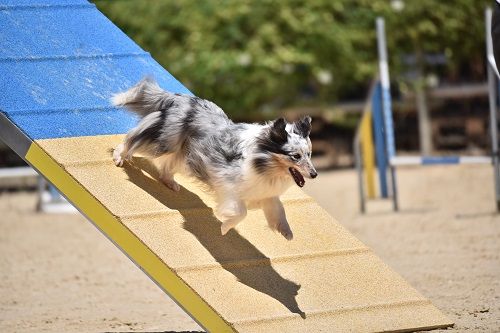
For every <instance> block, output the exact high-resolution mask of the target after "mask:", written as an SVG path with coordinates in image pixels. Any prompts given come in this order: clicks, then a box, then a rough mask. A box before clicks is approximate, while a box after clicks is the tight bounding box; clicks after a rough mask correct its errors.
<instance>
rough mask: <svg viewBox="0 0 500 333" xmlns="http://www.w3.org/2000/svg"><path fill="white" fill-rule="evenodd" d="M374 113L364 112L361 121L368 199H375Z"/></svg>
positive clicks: (362, 151) (362, 152)
mask: <svg viewBox="0 0 500 333" xmlns="http://www.w3.org/2000/svg"><path fill="white" fill-rule="evenodd" d="M371 125H372V113H371V112H369V111H365V112H363V118H362V119H361V133H360V135H361V137H360V138H361V154H362V158H363V165H364V169H365V177H366V192H367V195H368V198H370V199H373V198H375V154H374V148H373V135H372V126H371Z"/></svg>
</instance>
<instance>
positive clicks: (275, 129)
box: [271, 118, 288, 144]
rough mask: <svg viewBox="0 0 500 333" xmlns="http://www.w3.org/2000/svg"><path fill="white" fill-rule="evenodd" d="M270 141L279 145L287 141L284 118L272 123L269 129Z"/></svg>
mask: <svg viewBox="0 0 500 333" xmlns="http://www.w3.org/2000/svg"><path fill="white" fill-rule="evenodd" d="M271 140H273V141H274V142H276V143H279V144H284V143H285V142H286V141H287V140H288V133H287V131H286V121H285V119H284V118H278V119H276V120H275V121H274V123H273V126H272V127H271Z"/></svg>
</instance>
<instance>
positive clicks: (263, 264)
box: [124, 157, 306, 319]
mask: <svg viewBox="0 0 500 333" xmlns="http://www.w3.org/2000/svg"><path fill="white" fill-rule="evenodd" d="M124 170H125V172H126V174H127V175H128V177H129V180H130V181H131V182H133V183H134V184H135V185H137V186H139V187H140V188H142V189H143V190H144V191H146V192H147V193H149V194H150V195H151V196H153V197H154V198H155V199H156V200H158V201H159V202H161V203H162V204H163V205H165V206H166V207H168V208H170V209H174V210H177V211H179V213H180V214H181V215H182V216H183V218H184V225H183V226H184V229H185V230H187V231H189V232H190V233H191V234H193V235H194V236H195V237H196V238H197V239H198V241H199V242H200V244H202V245H203V246H204V247H205V249H207V250H208V251H209V252H210V254H211V255H212V256H213V258H214V259H215V260H216V261H217V262H218V263H219V264H220V265H221V266H222V267H223V268H224V269H225V270H226V271H228V272H230V273H231V274H233V275H234V276H235V277H236V278H237V279H238V281H239V282H241V283H243V284H245V285H247V286H248V287H251V288H253V289H255V290H257V291H259V292H261V293H264V294H266V295H269V296H270V297H272V298H274V299H276V300H277V301H279V302H280V303H281V304H283V305H284V306H285V307H286V308H287V309H288V310H289V311H291V312H292V313H297V314H299V315H300V316H301V317H302V318H304V319H305V317H306V315H305V313H304V312H303V311H302V310H301V309H300V308H299V306H298V303H297V300H296V299H295V297H296V296H297V294H298V291H299V289H300V285H298V284H297V283H295V282H293V281H290V280H288V279H285V278H284V277H282V276H281V275H280V274H279V273H278V272H277V271H276V270H275V269H274V268H273V267H272V265H271V260H270V259H269V258H268V257H266V256H265V255H264V254H263V253H262V252H260V251H259V249H257V248H256V247H255V246H254V245H253V244H252V243H250V242H249V241H248V240H247V239H245V238H244V237H242V236H241V235H240V234H239V233H238V232H236V231H235V230H234V229H233V230H231V231H229V232H228V233H227V234H226V235H225V236H223V235H221V231H220V225H221V222H220V221H219V220H218V219H217V218H216V217H215V216H214V215H213V213H212V209H211V208H210V207H208V206H207V205H206V204H205V203H204V202H203V201H202V200H201V198H200V197H199V196H198V195H196V194H195V193H193V192H191V191H189V190H187V189H186V188H185V187H183V186H181V190H180V191H179V192H173V191H171V190H170V189H168V188H167V187H166V186H165V185H163V184H162V183H161V182H160V181H159V173H158V170H157V167H156V166H155V165H154V164H153V162H151V161H150V160H148V159H146V158H142V157H134V159H133V162H132V165H131V164H128V163H125V165H124ZM144 172H146V173H147V174H149V175H150V176H151V177H152V178H153V179H151V178H150V177H148V176H147V175H146V174H144ZM193 207H195V208H197V209H206V211H207V213H206V215H204V216H203V219H200V217H199V215H198V214H192V213H190V212H189V209H188V208H193ZM256 259H257V260H259V265H258V266H241V265H234V263H235V262H237V261H239V260H256Z"/></svg>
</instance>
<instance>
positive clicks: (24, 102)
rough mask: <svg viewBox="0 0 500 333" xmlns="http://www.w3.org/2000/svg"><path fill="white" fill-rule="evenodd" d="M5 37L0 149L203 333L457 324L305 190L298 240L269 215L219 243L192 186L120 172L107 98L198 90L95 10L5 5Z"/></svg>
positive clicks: (124, 118) (125, 122)
mask: <svg viewBox="0 0 500 333" xmlns="http://www.w3.org/2000/svg"><path fill="white" fill-rule="evenodd" d="M166 14H168V13H166ZM172 15H174V13H172ZM0 31H1V35H2V38H1V39H0V72H1V73H2V76H1V77H0V88H1V91H2V95H1V96H0V138H1V139H2V140H4V141H5V142H6V143H7V144H8V145H9V146H10V147H11V148H12V149H14V150H15V151H16V152H17V153H18V154H19V155H20V156H22V157H23V158H24V159H25V160H26V161H27V162H28V163H29V164H31V165H32V166H33V167H34V168H35V169H36V170H37V171H38V172H39V173H40V174H42V175H43V176H44V177H46V178H47V179H48V180H49V181H50V182H51V183H52V184H54V185H55V186H56V187H57V188H58V189H59V191H60V192H61V193H63V194H64V195H65V196H66V197H67V199H68V200H69V201H70V202H72V203H73V204H74V205H75V206H76V207H77V208H78V209H79V210H80V211H81V212H82V213H83V214H84V215H85V216H87V218H88V219H89V220H90V221H91V222H92V223H93V224H94V225H95V226H96V227H97V228H98V229H99V230H100V231H101V232H102V233H104V235H106V236H107V237H108V238H109V239H110V240H111V241H112V242H113V243H114V244H115V245H116V246H117V247H118V248H119V249H120V250H122V251H123V253H124V254H125V255H127V256H128V257H129V258H130V259H131V260H132V261H133V262H134V263H135V264H136V265H137V266H138V267H139V268H140V269H141V270H143V271H144V273H146V274H147V275H148V276H149V277H150V278H151V279H152V280H153V281H154V282H155V283H156V284H157V285H158V286H159V287H160V288H161V289H162V290H163V291H165V292H166V293H167V294H168V295H169V296H170V297H171V298H172V299H173V300H175V301H176V302H177V303H178V304H179V305H180V306H181V307H182V308H183V309H184V310H185V311H186V312H187V313H188V314H189V315H190V316H191V317H192V318H193V319H194V320H195V321H197V322H198V323H199V324H200V325H201V326H202V327H203V328H205V329H206V330H208V331H211V332H235V331H238V332H312V331H323V332H348V331H355V332H380V331H386V332H388V331H410V330H423V329H431V328H441V327H448V326H450V325H452V323H451V322H450V320H449V319H448V318H446V317H445V316H444V315H443V314H442V313H441V312H440V311H439V310H438V309H436V308H435V307H434V306H433V305H432V304H431V302H430V301H429V300H427V299H426V298H425V297H423V296H422V295H421V294H419V293H418V292H417V291H416V290H415V289H413V288H412V287H411V286H410V285H409V284H408V283H407V282H406V281H405V280H404V279H403V278H401V277H400V276H399V275H398V274H397V273H395V272H393V271H392V270H391V269H389V268H388V267H387V266H386V265H384V263H383V262H382V261H381V260H380V259H379V258H377V257H376V256H375V255H374V253H373V252H372V251H371V250H370V249H369V248H367V247H366V246H365V245H364V244H363V243H361V242H360V241H359V240H357V239H356V238H355V237H353V236H352V235H351V234H350V233H349V232H347V231H346V230H345V229H344V228H343V227H342V226H341V225H340V224H339V223H337V222H336V221H335V220H333V219H332V218H331V217H330V216H329V215H328V214H327V213H326V212H325V211H324V210H322V209H321V208H320V207H319V206H318V205H317V204H316V203H315V202H314V201H313V200H312V199H311V198H310V197H308V196H306V195H305V194H304V193H303V192H301V191H300V190H298V189H293V190H291V191H289V192H288V193H287V194H286V195H285V196H283V201H284V205H285V209H286V211H287V214H288V217H289V220H290V222H291V224H293V228H294V232H295V239H294V240H293V241H291V242H288V241H286V240H285V239H284V238H283V237H280V236H278V235H273V234H272V233H270V232H269V230H267V229H266V228H265V219H264V216H263V214H262V213H261V212H260V211H259V212H257V211H251V212H250V213H249V214H248V217H247V219H250V221H248V222H247V223H244V224H242V225H241V226H239V227H238V230H237V231H234V230H233V231H230V232H229V233H228V234H227V235H225V236H222V235H221V234H220V221H218V220H217V219H216V218H215V217H214V216H213V213H212V209H211V207H212V206H213V200H212V198H211V196H209V195H207V194H206V193H204V192H203V191H202V190H200V189H199V187H198V186H197V185H196V184H193V183H191V182H190V181H189V180H188V179H182V178H180V179H178V181H179V183H180V184H181V185H182V188H181V190H180V192H175V193H174V192H172V191H170V190H169V189H167V188H166V187H165V186H163V185H162V184H161V183H160V182H159V181H158V172H157V170H156V167H155V165H154V164H152V163H151V162H150V161H148V160H145V159H142V158H140V157H138V158H135V159H134V160H133V163H132V164H128V165H126V166H125V167H124V168H117V167H115V166H114V164H113V161H112V158H111V152H110V150H111V149H112V148H113V147H115V146H116V145H117V144H118V143H119V142H121V141H122V139H123V134H122V133H125V132H126V131H127V130H128V129H130V128H131V127H132V126H133V125H134V124H135V122H136V119H135V118H134V117H133V116H132V115H130V114H129V113H126V112H125V111H123V110H120V109H116V108H113V107H110V106H109V102H108V99H109V98H110V97H111V95H112V94H113V93H115V92H117V91H123V90H124V89H126V88H128V87H130V86H131V85H133V84H134V83H135V82H137V81H138V80H139V79H141V78H142V77H143V76H145V75H151V76H154V77H155V78H156V79H157V81H158V82H159V84H160V85H161V86H162V87H163V88H164V89H167V90H170V91H172V92H179V93H189V91H188V90H187V89H186V88H185V87H184V86H183V85H182V84H180V83H179V82H178V81H177V80H175V79H174V78H173V77H172V76H171V75H170V74H169V73H168V72H167V71H165V70H164V69H163V68H162V67H161V66H160V65H159V64H158V63H157V62H156V61H154V60H153V59H152V58H151V56H150V55H149V54H148V53H146V52H144V51H143V50H141V49H140V48H139V47H138V46H137V45H136V44H135V43H134V42H133V41H131V40H130V39H129V38H128V37H127V36H126V35H125V34H123V33H122V32H121V31H120V30H119V29H118V28H117V27H115V26H114V25H113V24H112V23H111V22H110V21H109V20H108V19H107V18H106V17H104V16H103V15H102V14H101V13H100V12H99V11H98V10H97V9H96V8H95V6H94V5H92V4H89V3H88V2H86V1H83V0H34V1H11V0H0ZM166 49H168V47H167V48H166ZM69 250H71V249H69ZM110 278H116V277H114V276H113V277H111V276H110ZM118 278H119V277H118ZM131 288H134V286H131Z"/></svg>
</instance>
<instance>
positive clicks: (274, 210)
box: [261, 197, 293, 240]
mask: <svg viewBox="0 0 500 333" xmlns="http://www.w3.org/2000/svg"><path fill="white" fill-rule="evenodd" d="M261 207H262V210H263V211H264V215H265V216H266V220H267V224H268V225H269V227H270V228H271V229H272V230H275V231H278V232H279V233H280V234H282V235H283V237H285V238H286V239H288V240H292V239H293V233H292V230H291V229H290V226H289V225H288V221H287V220H286V215H285V208H284V207H283V204H282V203H281V201H280V199H279V198H278V197H272V198H268V199H264V200H262V201H261Z"/></svg>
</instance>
